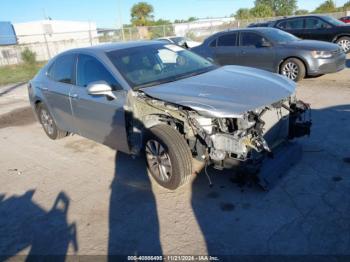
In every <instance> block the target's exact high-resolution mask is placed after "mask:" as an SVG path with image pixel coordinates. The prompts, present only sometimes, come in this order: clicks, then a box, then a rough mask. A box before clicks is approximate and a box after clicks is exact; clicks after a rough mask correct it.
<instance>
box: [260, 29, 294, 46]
mask: <svg viewBox="0 0 350 262" xmlns="http://www.w3.org/2000/svg"><path fill="white" fill-rule="evenodd" d="M265 35H266V36H267V37H268V38H269V39H270V40H271V41H273V42H275V43H288V42H293V41H299V40H300V39H299V38H298V37H296V36H294V35H292V34H290V33H287V32H285V31H282V30H279V29H271V30H266V31H265Z"/></svg>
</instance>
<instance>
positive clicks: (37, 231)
mask: <svg viewBox="0 0 350 262" xmlns="http://www.w3.org/2000/svg"><path fill="white" fill-rule="evenodd" d="M34 193H35V191H34V190H29V191H27V192H26V193H25V194H23V195H21V196H11V197H8V198H5V195H0V254H1V255H0V260H1V261H4V260H7V259H9V258H11V257H13V256H15V255H16V254H18V253H19V252H20V251H22V250H24V249H27V248H29V255H28V256H27V258H26V260H27V261H35V260H37V259H42V258H43V257H42V256H45V255H55V257H50V258H48V259H49V260H52V259H53V260H54V261H65V259H66V254H67V251H68V246H69V244H71V243H72V244H73V247H74V249H75V251H77V250H78V244H77V240H76V225H75V223H73V224H68V221H67V213H68V208H69V198H68V196H67V195H65V193H63V192H61V193H60V194H58V196H57V198H56V200H55V202H54V204H53V206H52V208H51V210H49V211H45V210H44V209H42V208H41V207H40V206H39V205H37V204H36V203H34V202H33V200H32V197H33V195H34ZM38 255H40V257H37V256H38Z"/></svg>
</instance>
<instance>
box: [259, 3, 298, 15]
mask: <svg viewBox="0 0 350 262" xmlns="http://www.w3.org/2000/svg"><path fill="white" fill-rule="evenodd" d="M258 5H268V6H270V7H271V9H272V10H273V12H274V13H275V15H277V16H286V15H292V14H294V12H295V11H296V10H297V0H255V6H258Z"/></svg>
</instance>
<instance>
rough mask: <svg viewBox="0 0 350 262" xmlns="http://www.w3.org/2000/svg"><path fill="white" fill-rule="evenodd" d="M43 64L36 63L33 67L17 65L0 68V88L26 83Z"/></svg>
mask: <svg viewBox="0 0 350 262" xmlns="http://www.w3.org/2000/svg"><path fill="white" fill-rule="evenodd" d="M44 65H45V62H37V63H35V64H33V65H28V64H19V65H8V66H1V67H0V86H1V85H7V84H12V83H19V82H27V81H29V80H30V79H32V78H33V76H35V74H36V73H37V72H38V71H39V69H40V68H41V67H43V66H44Z"/></svg>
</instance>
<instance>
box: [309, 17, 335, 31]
mask: <svg viewBox="0 0 350 262" xmlns="http://www.w3.org/2000/svg"><path fill="white" fill-rule="evenodd" d="M329 27H330V26H329V24H327V23H326V22H324V21H322V20H321V19H318V18H307V19H305V28H306V29H321V28H329Z"/></svg>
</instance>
